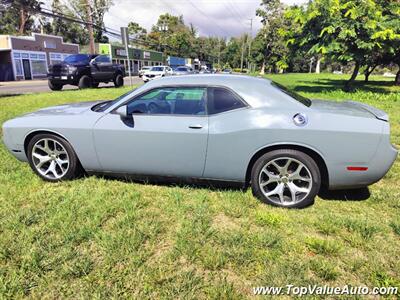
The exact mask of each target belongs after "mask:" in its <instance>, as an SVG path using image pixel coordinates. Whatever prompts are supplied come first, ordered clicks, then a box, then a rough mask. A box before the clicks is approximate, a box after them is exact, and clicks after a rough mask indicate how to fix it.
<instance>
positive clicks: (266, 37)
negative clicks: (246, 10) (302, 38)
mask: <svg viewBox="0 0 400 300" xmlns="http://www.w3.org/2000/svg"><path fill="white" fill-rule="evenodd" d="M283 13H284V6H283V5H282V4H281V2H280V1H279V0H263V1H262V3H261V8H259V9H257V12H256V15H257V16H259V17H261V23H262V24H263V27H262V28H261V30H260V32H259V33H258V34H257V36H256V40H255V45H254V49H257V50H258V51H262V62H261V73H264V72H265V69H266V68H269V69H270V70H271V71H272V72H274V73H275V72H277V71H278V70H283V69H286V68H287V67H288V64H287V59H288V48H287V45H286V42H285V39H284V35H283V32H285V31H286V30H287V29H288V28H287V22H286V20H285V19H284V18H283ZM260 58H261V57H258V59H260Z"/></svg>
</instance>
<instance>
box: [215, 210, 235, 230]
mask: <svg viewBox="0 0 400 300" xmlns="http://www.w3.org/2000/svg"><path fill="white" fill-rule="evenodd" d="M212 227H213V228H215V229H218V230H235V229H239V228H240V225H239V224H238V223H237V222H236V220H234V219H232V218H230V217H228V216H226V215H225V214H222V213H221V214H218V215H216V216H215V217H214V219H213V222H212Z"/></svg>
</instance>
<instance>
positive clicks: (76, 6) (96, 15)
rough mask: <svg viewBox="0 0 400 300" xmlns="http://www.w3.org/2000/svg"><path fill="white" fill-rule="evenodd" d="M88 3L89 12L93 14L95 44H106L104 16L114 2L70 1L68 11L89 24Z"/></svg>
mask: <svg viewBox="0 0 400 300" xmlns="http://www.w3.org/2000/svg"><path fill="white" fill-rule="evenodd" d="M87 2H88V3H89V6H90V9H89V11H90V12H91V14H92V16H91V17H92V20H93V24H94V25H95V26H94V28H93V31H94V40H95V42H100V43H106V42H108V38H107V37H106V36H104V35H103V33H104V30H103V28H104V14H105V13H106V12H107V11H108V10H109V9H110V7H111V5H112V4H113V1H112V0H89V1H86V0H70V1H68V3H69V5H68V7H67V8H68V10H69V11H70V12H71V13H72V14H73V15H74V17H75V18H77V19H79V20H81V21H83V22H88V21H89V20H88V10H87Z"/></svg>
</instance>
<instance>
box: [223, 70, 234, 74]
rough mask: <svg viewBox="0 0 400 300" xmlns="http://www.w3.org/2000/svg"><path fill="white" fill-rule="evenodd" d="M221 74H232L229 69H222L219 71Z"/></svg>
mask: <svg viewBox="0 0 400 300" xmlns="http://www.w3.org/2000/svg"><path fill="white" fill-rule="evenodd" d="M221 73H222V74H232V70H231V69H223V70H222V71H221Z"/></svg>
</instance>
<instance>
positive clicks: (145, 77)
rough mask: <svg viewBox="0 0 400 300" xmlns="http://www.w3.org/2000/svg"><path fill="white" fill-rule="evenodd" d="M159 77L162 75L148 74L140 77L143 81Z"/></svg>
mask: <svg viewBox="0 0 400 300" xmlns="http://www.w3.org/2000/svg"><path fill="white" fill-rule="evenodd" d="M161 77H162V75H154V76H153V77H149V76H146V75H143V76H142V79H143V81H144V82H147V81H150V80H154V79H158V78H161Z"/></svg>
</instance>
